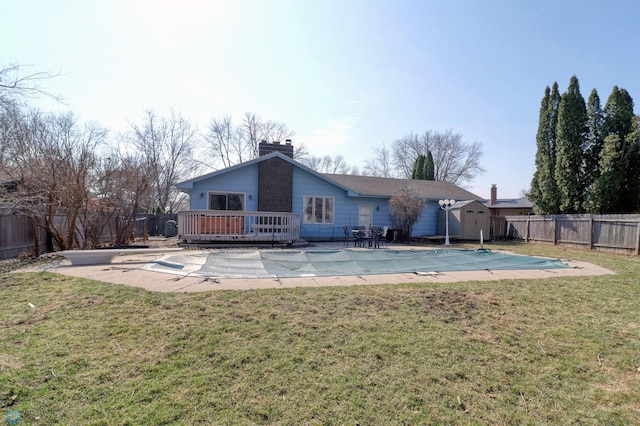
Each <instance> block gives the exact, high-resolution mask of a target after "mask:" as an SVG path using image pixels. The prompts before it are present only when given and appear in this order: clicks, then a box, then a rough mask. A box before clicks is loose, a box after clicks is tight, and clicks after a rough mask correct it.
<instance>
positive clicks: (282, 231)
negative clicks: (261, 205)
mask: <svg viewBox="0 0 640 426" xmlns="http://www.w3.org/2000/svg"><path fill="white" fill-rule="evenodd" d="M178 237H179V238H181V239H182V240H184V241H186V242H188V243H197V242H278V243H287V242H295V241H297V240H299V239H300V215H299V214H297V213H282V212H245V211H228V210H186V211H181V212H178Z"/></svg>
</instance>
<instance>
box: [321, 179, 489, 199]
mask: <svg viewBox="0 0 640 426" xmlns="http://www.w3.org/2000/svg"><path fill="white" fill-rule="evenodd" d="M322 175H323V176H325V177H326V178H328V179H331V180H333V181H334V182H337V183H339V184H340V185H342V186H345V187H347V188H349V189H351V190H352V191H354V192H357V193H358V194H360V195H368V196H377V197H393V196H394V195H395V194H396V192H397V191H398V190H399V189H401V188H403V187H406V186H408V187H410V188H412V189H413V190H414V191H416V193H417V194H418V195H421V196H422V197H424V198H426V199H442V198H453V199H455V200H479V201H484V199H483V198H482V197H479V196H477V195H475V194H473V193H471V192H469V191H467V190H466V189H462V188H460V187H459V186H457V185H455V184H453V183H449V182H440V181H432V180H412V179H394V178H383V177H374V176H356V175H338V174H330V173H323V174H322Z"/></svg>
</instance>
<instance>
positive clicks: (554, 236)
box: [553, 216, 558, 246]
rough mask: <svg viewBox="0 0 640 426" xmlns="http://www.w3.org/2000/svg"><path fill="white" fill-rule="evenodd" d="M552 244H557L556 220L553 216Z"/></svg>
mask: <svg viewBox="0 0 640 426" xmlns="http://www.w3.org/2000/svg"><path fill="white" fill-rule="evenodd" d="M553 245H554V246H555V245H558V220H557V219H556V217H555V216H553Z"/></svg>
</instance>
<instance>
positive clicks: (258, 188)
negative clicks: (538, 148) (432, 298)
mask: <svg viewBox="0 0 640 426" xmlns="http://www.w3.org/2000/svg"><path fill="white" fill-rule="evenodd" d="M176 187H177V188H178V189H179V190H180V191H183V192H185V193H188V194H189V195H190V206H189V207H190V210H187V211H180V212H178V234H179V236H180V238H181V239H183V240H184V241H187V242H216V241H219V242H222V241H227V242H228V241H237V242H241V241H246V242H261V241H262V242H282V243H287V242H295V241H298V240H301V239H302V240H306V241H314V240H316V241H319V240H331V239H338V238H342V237H343V235H344V234H343V227H344V226H347V227H348V228H349V229H352V228H355V227H357V226H365V227H369V226H379V227H383V226H387V227H389V228H393V226H392V223H391V218H390V217H389V200H390V199H391V197H393V196H394V195H395V194H396V193H397V192H398V190H400V189H401V188H404V187H410V188H411V189H412V190H413V191H415V193H416V194H418V195H419V196H421V197H424V199H425V200H426V201H427V204H426V207H425V209H424V211H423V212H422V216H421V217H420V219H419V220H418V222H417V223H416V224H415V225H414V228H413V235H412V236H428V235H435V234H437V233H438V220H439V210H440V206H439V204H438V200H440V199H443V198H447V199H450V198H453V199H456V200H480V201H481V200H482V198H481V197H478V196H477V195H475V194H472V193H471V192H468V191H466V190H464V189H462V188H460V187H458V186H457V185H454V184H452V183H447V182H438V181H423V180H411V179H392V178H382V177H372V176H355V175H342V174H326V173H318V172H316V171H315V170H312V169H310V168H309V167H306V166H304V165H303V164H301V163H298V162H297V161H295V160H294V159H293V146H292V145H291V141H290V140H287V141H286V143H284V144H281V143H278V142H273V143H267V142H261V143H260V146H259V156H258V157H257V158H255V159H253V160H250V161H247V162H244V163H241V164H237V165H235V166H232V167H228V168H226V169H222V170H218V171H215V172H212V173H208V174H206V175H203V176H199V177H196V178H193V179H189V180H186V181H184V182H180V183H179V184H177V185H176Z"/></svg>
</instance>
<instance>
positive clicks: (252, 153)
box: [205, 112, 293, 167]
mask: <svg viewBox="0 0 640 426" xmlns="http://www.w3.org/2000/svg"><path fill="white" fill-rule="evenodd" d="M291 136H293V131H291V130H290V129H289V127H288V126H287V125H286V124H285V123H280V122H276V121H271V120H263V119H262V118H260V117H259V116H258V115H256V114H255V113H251V112H247V113H245V116H244V118H243V119H242V121H241V123H240V124H239V125H235V124H234V123H233V120H232V118H231V117H230V116H223V117H221V118H214V119H212V120H211V124H209V131H208V132H207V134H206V135H205V140H206V141H207V142H208V145H209V149H210V152H211V153H212V154H213V155H214V157H215V158H216V159H218V160H219V161H220V162H222V166H223V167H229V166H232V165H234V164H238V163H242V162H244V161H248V160H251V159H254V158H257V157H258V154H259V153H258V146H259V144H260V142H261V141H281V140H284V139H288V138H290V137H291Z"/></svg>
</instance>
